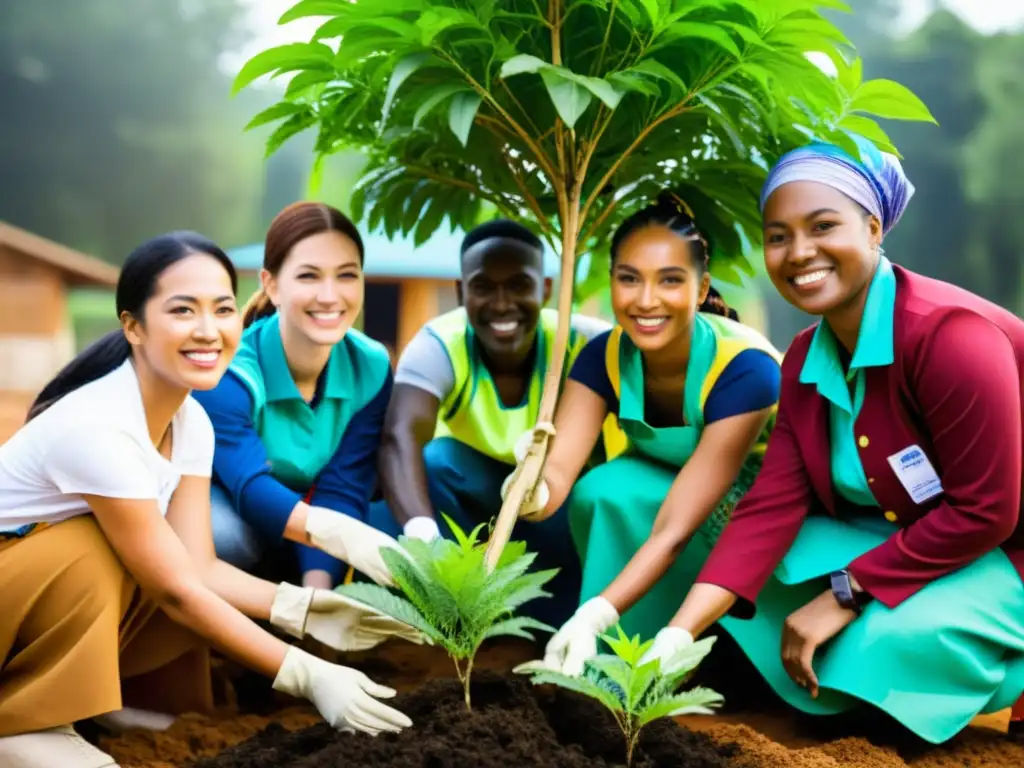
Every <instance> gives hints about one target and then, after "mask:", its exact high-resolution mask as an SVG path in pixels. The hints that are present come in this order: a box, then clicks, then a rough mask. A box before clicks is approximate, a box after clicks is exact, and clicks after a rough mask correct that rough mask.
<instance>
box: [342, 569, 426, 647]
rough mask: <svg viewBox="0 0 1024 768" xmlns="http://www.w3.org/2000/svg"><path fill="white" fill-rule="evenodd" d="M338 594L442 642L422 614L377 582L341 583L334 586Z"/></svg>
mask: <svg viewBox="0 0 1024 768" xmlns="http://www.w3.org/2000/svg"><path fill="white" fill-rule="evenodd" d="M334 591H335V592H336V593H338V594H339V595H342V596H344V597H348V598H351V599H352V600H358V601H359V602H360V603H363V604H365V605H368V606H370V607H371V608H375V609H377V610H378V611H380V612H381V613H386V614H387V615H388V616H390V617H391V618H393V619H397V620H398V621H401V622H402V623H404V624H408V625H409V626H410V627H412V628H413V629H418V630H419V631H420V632H422V633H423V634H425V635H426V636H427V637H429V638H430V639H431V640H433V641H434V642H442V641H443V639H444V638H443V637H441V635H440V634H439V633H438V632H437V631H436V630H435V629H434V628H433V627H432V626H431V625H430V623H429V622H428V621H427V620H426V619H425V618H424V617H423V614H422V613H420V612H419V611H418V610H416V607H415V606H414V605H413V604H412V603H410V602H409V601H408V600H405V599H403V598H401V597H399V596H398V595H395V594H392V593H391V592H389V591H388V590H387V589H386V588H385V587H382V586H380V585H379V584H366V583H363V582H353V583H351V584H341V585H339V586H337V587H335V588H334Z"/></svg>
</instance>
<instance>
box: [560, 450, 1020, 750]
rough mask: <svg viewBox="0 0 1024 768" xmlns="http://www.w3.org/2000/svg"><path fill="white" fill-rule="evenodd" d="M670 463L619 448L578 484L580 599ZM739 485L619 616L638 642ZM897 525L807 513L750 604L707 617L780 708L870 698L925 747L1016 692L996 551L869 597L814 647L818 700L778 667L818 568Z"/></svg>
mask: <svg viewBox="0 0 1024 768" xmlns="http://www.w3.org/2000/svg"><path fill="white" fill-rule="evenodd" d="M676 474H677V471H676V470H673V469H671V468H669V467H666V466H664V465H662V464H659V463H657V462H654V461H651V460H650V459H647V458H645V457H641V456H636V455H627V456H623V457H620V458H618V459H615V460H614V461H612V462H609V463H608V464H605V465H602V466H600V467H597V468H595V469H594V470H592V471H591V472H590V473H588V474H587V475H586V476H585V477H584V478H582V479H581V480H580V482H579V483H577V486H576V488H574V489H573V493H572V496H571V498H570V502H569V523H570V528H571V531H572V536H573V541H574V543H575V545H576V549H577V551H578V552H579V554H580V559H581V562H582V564H583V584H582V594H581V602H582V601H586V600H587V599H589V598H591V597H593V596H595V595H597V594H600V592H601V591H602V590H603V589H604V588H605V587H607V586H608V584H610V583H611V581H612V579H614V578H615V577H616V576H617V575H618V574H619V573H620V572H621V571H622V569H623V568H624V567H625V566H626V563H628V562H629V560H630V558H631V557H632V556H633V555H634V554H635V553H636V551H637V549H639V547H640V546H641V545H643V543H644V542H645V541H646V540H647V537H648V536H649V535H650V532H651V528H652V527H653V525H654V519H655V517H656V516H657V514H658V509H659V508H660V506H661V502H662V501H663V500H664V498H665V496H666V494H667V493H668V489H669V487H670V486H671V485H672V482H673V481H674V480H675V477H676ZM743 479H744V480H746V478H743ZM746 487H749V486H748V484H747V482H743V483H739V484H738V485H737V487H736V488H734V489H733V490H732V491H730V494H729V498H728V499H727V500H723V505H722V507H720V508H719V510H716V514H715V515H713V516H712V517H711V518H710V519H709V521H708V522H707V523H706V524H705V525H704V526H703V527H702V528H701V530H700V531H698V533H697V534H696V535H695V536H693V538H692V539H691V540H690V542H689V543H688V545H687V546H686V548H685V549H684V550H683V552H682V553H681V554H680V556H679V557H678V558H677V559H676V562H675V563H674V564H673V565H672V567H671V568H670V569H669V571H668V572H667V573H666V574H665V575H664V576H663V577H662V578H661V579H660V580H659V581H658V583H657V584H656V585H655V586H654V587H653V588H652V589H651V590H650V591H649V592H648V593H647V594H646V595H645V596H644V597H643V598H642V599H641V600H640V601H638V602H637V604H636V605H635V606H634V607H633V608H631V609H630V610H629V611H627V612H626V613H625V614H624V615H623V617H622V621H621V624H622V626H623V628H624V629H625V630H626V631H627V632H629V633H630V634H640V635H641V637H642V638H643V639H648V638H651V637H653V636H654V634H655V633H656V632H657V631H658V630H659V629H661V628H662V627H664V626H665V624H667V623H668V622H669V620H671V618H672V616H673V615H674V614H675V612H676V611H677V610H678V609H679V606H680V604H681V603H682V601H683V599H684V597H685V596H686V592H687V591H688V590H689V588H690V587H691V586H692V585H693V582H694V581H695V579H696V578H697V575H698V574H699V572H700V569H701V566H702V565H703V563H704V561H705V560H706V559H707V556H708V554H709V552H710V549H711V547H712V546H713V544H714V542H715V541H716V539H717V536H718V533H719V531H720V530H721V527H722V525H723V524H724V522H725V520H727V519H728V515H729V513H731V511H732V506H733V505H734V504H735V502H736V500H737V499H738V498H739V497H741V496H742V494H743V493H744V492H745V491H746ZM896 530H897V527H896V526H895V525H893V524H891V523H889V522H887V521H886V520H884V519H882V518H881V517H879V518H877V519H875V518H864V519H860V520H856V521H851V522H840V521H838V520H835V519H833V518H828V517H821V516H813V517H810V518H808V519H807V521H806V522H805V523H804V525H803V527H802V528H801V529H800V533H799V534H798V536H797V538H796V540H795V541H794V542H793V546H792V547H791V548H790V550H789V552H788V553H787V554H786V556H785V558H783V561H782V563H781V564H780V565H779V567H778V568H777V569H776V570H775V573H774V575H773V576H772V578H770V579H769V581H768V584H767V585H766V586H765V588H764V590H763V591H762V592H761V594H760V596H759V597H758V600H757V613H756V615H755V616H754V617H753V618H752V619H747V620H741V619H736V618H731V617H726V618H723V619H722V620H721V621H720V622H719V625H720V626H721V627H722V628H723V629H724V630H725V631H727V632H728V633H729V634H730V635H731V636H732V637H733V638H734V639H735V640H736V642H737V644H738V645H739V646H740V648H742V649H743V652H744V653H745V654H746V655H747V657H748V658H749V659H750V660H751V662H753V664H754V666H755V667H756V668H757V669H758V671H759V672H760V673H761V675H762V676H763V677H764V678H765V680H766V681H767V682H768V683H769V685H771V687H772V688H773V689H774V690H775V692H776V693H777V694H778V695H779V696H780V697H781V698H782V699H783V700H784V701H786V702H787V703H788V704H790V705H791V706H793V707H795V708H797V709H799V710H801V711H803V712H806V713H808V714H812V715H834V714H839V713H841V712H845V711H848V710H851V709H854V708H855V707H858V706H861V705H863V704H864V703H867V704H871V705H873V706H875V707H877V708H878V709H880V710H882V711H883V712H886V713H887V714H888V715H889V716H890V717H892V718H894V719H895V720H897V721H898V722H900V723H902V724H903V725H904V726H905V727H906V728H908V729H909V730H910V731H912V732H914V733H916V734H917V735H918V736H920V737H921V738H923V739H925V740H927V741H929V742H932V743H936V744H937V743H941V742H944V741H947V740H948V739H950V738H952V737H953V736H955V735H956V734H957V733H958V732H960V731H961V730H962V729H963V728H964V727H965V726H966V725H967V724H968V723H969V722H970V721H971V719H973V718H974V717H975V716H976V715H978V714H987V713H991V712H997V711H999V710H1001V709H1005V708H1006V707H1009V706H1012V705H1013V704H1014V702H1016V700H1017V699H1018V698H1019V697H1020V696H1021V694H1022V692H1024V584H1022V583H1021V580H1020V577H1019V576H1018V574H1017V571H1016V570H1015V569H1014V567H1013V565H1012V564H1011V563H1010V561H1009V559H1007V557H1006V555H1005V554H1004V553H1003V552H1002V550H995V551H993V552H990V553H988V554H987V555H985V556H984V557H982V558H980V559H978V560H977V561H976V562H974V563H973V564H971V565H970V566H968V567H966V568H963V569H961V570H960V571H957V572H956V573H952V574H949V575H947V576H944V577H943V578H941V579H938V580H936V581H934V582H932V583H931V584H929V585H928V586H927V587H925V588H924V589H922V590H921V591H920V592H918V593H917V594H915V595H914V596H913V597H911V598H909V599H907V600H905V601H904V602H903V603H901V604H900V605H899V606H897V607H896V608H894V609H892V610H890V609H888V608H886V607H885V606H884V605H882V604H881V603H877V602H873V603H871V604H869V605H868V606H867V607H866V608H865V610H864V612H863V613H862V614H861V615H860V616H859V617H858V618H857V619H855V620H854V621H853V622H852V623H851V624H850V625H848V626H847V627H846V628H845V629H844V630H843V631H842V632H840V633H839V634H838V635H837V636H836V637H835V638H833V639H832V640H831V641H830V642H828V643H826V644H825V645H823V646H822V647H821V648H819V649H818V652H817V653H816V654H815V657H814V670H815V673H816V674H817V676H818V682H819V686H820V690H819V693H818V698H817V699H812V698H811V696H810V694H809V693H808V692H807V691H806V690H805V689H803V688H801V687H800V686H798V685H796V683H794V682H793V681H792V679H790V677H789V675H788V674H786V670H785V668H784V667H783V666H782V654H781V647H782V628H783V625H784V623H785V621H786V618H787V617H788V616H789V615H790V614H791V613H793V612H794V611H796V610H797V609H799V608H801V607H803V606H804V605H806V604H807V603H809V602H810V601H811V600H813V599H814V598H816V597H817V596H818V595H820V594H821V593H822V592H824V591H825V590H827V589H828V588H829V582H828V574H829V573H830V572H832V571H834V570H837V569H839V568H844V567H846V566H847V565H849V563H850V562H851V561H852V560H854V559H856V558H857V557H859V556H860V555H862V554H863V553H865V552H867V551H868V550H870V549H873V548H874V547H876V546H878V545H879V544H881V543H882V542H883V541H885V540H886V539H887V538H888V537H889V536H891V535H892V534H893V533H895V532H896Z"/></svg>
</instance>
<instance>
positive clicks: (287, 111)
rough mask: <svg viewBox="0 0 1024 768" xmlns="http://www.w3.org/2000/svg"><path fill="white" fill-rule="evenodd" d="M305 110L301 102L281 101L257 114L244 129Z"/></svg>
mask: <svg viewBox="0 0 1024 768" xmlns="http://www.w3.org/2000/svg"><path fill="white" fill-rule="evenodd" d="M304 110H305V107H304V106H303V105H301V104H295V103H293V102H290V101H279V102H278V103H277V104H274V105H273V106H272V107H267V108H266V109H264V110H263V111H262V112H260V113H259V114H258V115H256V116H255V117H254V118H253V119H252V120H250V121H249V123H248V125H246V126H245V128H243V129H242V130H244V131H248V130H252V129H253V128H257V127H259V126H261V125H266V124H267V123H272V122H274V121H275V120H280V119H281V118H282V117H289V116H291V115H294V114H295V113H296V112H303V111H304Z"/></svg>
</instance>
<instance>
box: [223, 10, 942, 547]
mask: <svg viewBox="0 0 1024 768" xmlns="http://www.w3.org/2000/svg"><path fill="white" fill-rule="evenodd" d="M821 7H829V8H833V9H839V10H843V9H846V6H845V5H844V4H843V3H841V2H838V0H818V1H817V2H815V0H617V1H616V0H547V2H542V0H500V1H498V0H463V1H460V2H458V3H451V4H447V3H440V2H433V1H432V0H358V2H349V0H300V2H298V3H297V4H296V5H295V6H294V7H293V8H292V9H291V10H290V11H288V12H287V13H286V14H285V15H284V16H283V17H282V19H281V22H282V23H286V22H288V21H289V20H292V19H297V18H302V17H309V16H326V17H327V21H326V22H325V23H324V24H323V25H322V26H321V27H320V29H319V30H318V32H317V33H316V34H315V36H314V39H313V40H312V41H310V42H308V43H295V44H290V45H285V46H280V47H276V48H273V49H270V50H267V51H264V52H262V53H260V54H258V55H257V56H255V57H254V58H253V59H252V60H250V61H249V62H248V63H247V64H246V66H245V67H244V68H243V70H242V71H241V72H240V74H239V76H238V78H237V80H236V83H235V89H236V91H237V90H239V89H241V88H243V87H245V86H246V85H248V84H249V83H251V82H252V81H253V80H254V79H255V78H258V77H260V76H262V75H265V74H268V73H270V74H273V75H275V76H276V75H281V74H284V73H293V74H294V77H293V78H292V80H291V82H290V83H289V86H288V90H287V93H286V94H285V98H284V99H283V100H282V101H281V102H280V103H278V104H275V105H274V106H272V107H270V108H269V109H268V110H266V111H264V112H263V113H261V114H260V115H258V116H257V117H256V118H255V119H254V120H253V123H252V125H253V126H258V125H263V124H266V123H271V122H278V127H277V129H276V130H275V131H274V133H273V135H272V136H271V138H270V140H269V143H268V151H273V150H274V149H276V148H277V147H279V146H280V145H281V144H282V143H283V142H284V141H285V140H287V139H288V138H289V137H290V136H293V135H295V134H297V133H299V132H301V131H303V130H305V129H307V128H311V127H314V126H315V127H316V128H317V138H316V143H315V149H316V162H317V163H320V162H321V161H322V159H323V158H325V157H327V156H329V155H331V154H332V153H334V152H336V151H339V150H341V149H348V148H351V147H359V148H361V149H362V150H363V151H364V152H365V153H366V154H367V156H368V158H369V163H368V166H367V168H366V171H365V174H364V176H363V178H362V180H361V182H360V184H359V186H358V188H357V190H356V193H355V195H354V196H353V203H352V208H353V212H354V214H355V216H356V218H359V219H361V218H363V214H364V212H365V214H366V219H367V227H368V228H369V229H371V230H373V229H376V228H377V227H378V226H380V227H382V228H383V229H384V231H385V232H386V233H387V234H388V235H393V234H395V233H396V232H403V233H410V232H411V233H413V235H414V237H415V238H416V240H418V241H422V240H424V239H425V238H426V237H427V236H429V235H430V234H431V233H432V232H433V231H434V230H435V229H436V228H437V227H438V226H439V225H440V224H441V222H442V221H443V219H445V218H446V217H447V218H448V219H449V222H450V224H451V226H452V227H453V228H454V226H456V225H460V224H461V225H466V224H470V223H471V222H472V221H473V219H474V218H475V216H476V214H477V212H478V211H479V207H480V205H481V204H482V203H483V202H484V201H488V202H490V203H491V204H492V205H494V207H495V208H496V209H497V210H498V211H499V212H500V213H502V214H503V215H506V216H509V217H511V218H515V219H519V220H522V221H524V222H527V223H528V224H530V225H532V226H533V227H534V228H535V229H536V230H537V231H538V233H539V234H540V235H541V236H543V237H544V238H545V239H547V240H548V242H549V243H551V245H552V246H553V247H555V249H556V250H557V251H559V252H560V254H561V264H562V271H561V285H560V289H559V298H558V309H559V314H560V318H561V322H560V325H559V330H558V334H557V336H556V341H555V344H554V349H553V350H552V361H551V364H550V365H549V366H548V372H547V377H546V380H545V384H544V391H543V396H542V400H541V404H540V409H539V410H540V414H539V420H540V421H542V422H547V421H551V420H552V417H553V413H554V407H555V400H556V398H557V394H558V391H559V385H560V380H561V375H562V368H563V364H564V357H565V351H566V342H567V339H568V318H569V313H570V310H571V307H572V301H573V284H574V282H575V278H576V277H577V275H576V274H575V272H576V264H577V257H578V256H579V254H580V253H581V252H583V253H588V254H589V255H591V257H592V258H591V259H590V263H591V275H590V276H592V275H593V274H594V273H595V272H602V271H606V270H607V258H608V254H607V252H606V250H604V249H603V248H601V246H602V245H603V244H604V243H607V242H608V240H609V234H610V231H611V230H612V229H613V228H614V227H615V226H616V225H617V224H618V222H619V221H621V219H622V218H623V217H625V216H628V215H629V214H631V213H633V212H634V211H635V210H637V209H638V208H639V207H641V206H643V205H646V204H647V202H648V201H649V200H650V199H651V198H652V197H653V196H654V195H655V194H656V193H657V192H658V191H660V190H661V189H663V188H666V187H667V188H671V189H672V190H673V191H675V192H676V193H677V194H678V195H680V196H681V197H682V198H683V199H685V200H686V202H687V204H688V205H689V207H690V208H691V209H692V210H693V212H694V214H695V215H696V218H697V220H698V221H700V222H701V228H702V230H703V231H704V232H706V233H707V235H708V236H709V239H710V241H711V246H712V255H711V264H712V273H713V275H714V276H715V277H717V278H718V279H724V280H727V281H732V282H736V281H739V280H741V279H742V277H743V276H744V275H751V274H753V271H752V269H751V266H750V263H749V260H748V259H747V254H748V253H749V252H750V248H751V246H752V245H756V244H758V243H759V241H760V231H761V228H760V221H759V216H758V209H757V200H758V195H759V191H760V186H761V183H762V181H763V178H764V173H765V169H766V167H767V165H769V164H770V163H772V162H773V161H774V160H775V159H776V158H777V157H778V156H779V154H780V153H781V152H783V151H785V150H788V149H790V148H791V147H793V146H796V145H798V144H801V143H804V142H805V141H806V140H807V139H808V137H811V136H816V137H820V138H824V139H828V140H831V141H835V142H838V143H840V144H842V145H844V146H846V147H848V148H850V149H851V150H852V151H854V152H856V148H855V146H854V145H853V142H852V140H851V138H850V135H849V133H857V134H861V135H863V136H866V137H867V138H869V139H871V140H873V141H875V142H877V143H878V144H879V145H880V146H882V147H883V148H886V149H890V150H892V149H893V147H892V145H891V143H890V141H889V139H888V137H887V136H886V134H885V133H884V132H883V130H882V129H881V128H880V127H879V125H878V123H877V122H875V121H874V120H873V119H872V118H871V117H870V116H877V117H887V118H902V119H912V120H931V119H932V118H931V115H930V113H929V112H928V110H927V108H925V106H924V105H923V104H922V103H921V102H920V101H919V100H918V99H917V98H916V97H915V96H913V94H911V93H910V92H909V91H907V90H906V89H905V88H903V87H902V86H900V85H898V84H897V83H895V82H892V81H889V80H873V81H866V82H865V81H863V80H862V74H861V72H862V70H861V62H860V60H859V59H854V60H853V61H852V62H848V61H847V60H846V59H845V58H844V57H843V55H842V53H841V51H840V47H841V46H848V45H849V41H848V40H847V39H846V38H845V36H844V35H843V34H842V33H841V32H840V31H839V30H838V29H837V28H836V27H835V26H834V24H832V23H831V22H830V21H828V20H826V19H825V18H824V17H822V16H821V14H820V12H819V10H818V9H819V8H821ZM338 37H340V38H341V41H340V43H339V44H338V45H337V46H336V47H332V46H331V45H328V44H327V43H326V42H324V41H325V40H329V39H333V38H338ZM807 52H822V53H824V54H826V55H827V56H829V58H830V59H832V61H833V63H834V65H835V67H836V68H837V70H838V72H839V75H838V78H835V79H833V78H830V77H828V76H827V75H826V74H824V72H823V71H822V70H821V69H819V68H818V67H817V66H816V65H815V64H813V63H811V61H810V60H808V58H807V57H806V56H805V54H806V53H807ZM590 276H581V277H582V278H583V282H584V284H585V283H586V282H587V278H588V277H590ZM547 439H548V435H547V433H545V432H543V431H540V430H538V431H537V434H536V437H535V442H534V444H533V447H532V448H531V451H530V453H529V455H528V457H527V459H526V460H525V462H524V464H523V466H522V467H521V471H520V472H519V476H518V478H517V479H516V481H515V482H514V483H513V484H512V487H511V489H510V492H509V495H508V498H507V500H506V503H505V505H504V506H503V507H502V512H501V513H500V514H499V517H498V522H497V525H496V529H495V532H494V534H493V536H492V549H491V552H490V555H489V557H490V558H491V562H492V563H493V561H494V560H495V559H496V557H497V554H498V553H499V552H500V550H501V547H502V546H503V545H504V542H505V541H507V539H508V535H509V533H510V532H511V528H512V525H513V524H514V521H515V516H516V513H517V511H518V508H519V506H520V504H521V502H522V500H523V498H524V497H525V495H526V494H527V493H530V492H532V489H533V487H534V485H535V483H536V481H537V478H538V476H539V473H540V471H541V469H542V465H543V460H544V455H545V451H546V447H547Z"/></svg>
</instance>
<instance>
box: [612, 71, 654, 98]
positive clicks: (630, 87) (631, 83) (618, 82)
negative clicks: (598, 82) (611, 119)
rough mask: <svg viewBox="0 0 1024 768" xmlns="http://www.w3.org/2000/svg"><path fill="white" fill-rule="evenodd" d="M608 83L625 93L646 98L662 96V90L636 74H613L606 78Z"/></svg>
mask: <svg viewBox="0 0 1024 768" xmlns="http://www.w3.org/2000/svg"><path fill="white" fill-rule="evenodd" d="M606 79H607V80H608V82H610V83H612V84H613V85H615V86H617V87H618V88H619V89H620V90H623V91H633V92H634V93H642V94H643V95H644V96H660V95H661V88H659V87H658V86H657V84H655V83H652V82H651V81H650V80H646V79H644V78H643V77H640V75H638V74H636V73H634V72H612V73H611V74H610V75H608V77H607V78H606Z"/></svg>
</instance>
